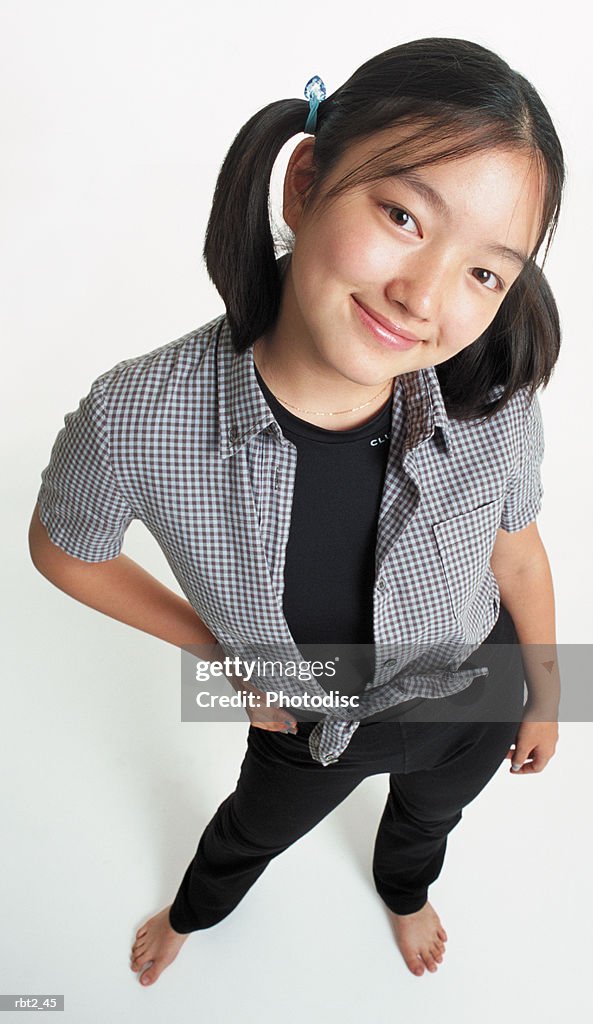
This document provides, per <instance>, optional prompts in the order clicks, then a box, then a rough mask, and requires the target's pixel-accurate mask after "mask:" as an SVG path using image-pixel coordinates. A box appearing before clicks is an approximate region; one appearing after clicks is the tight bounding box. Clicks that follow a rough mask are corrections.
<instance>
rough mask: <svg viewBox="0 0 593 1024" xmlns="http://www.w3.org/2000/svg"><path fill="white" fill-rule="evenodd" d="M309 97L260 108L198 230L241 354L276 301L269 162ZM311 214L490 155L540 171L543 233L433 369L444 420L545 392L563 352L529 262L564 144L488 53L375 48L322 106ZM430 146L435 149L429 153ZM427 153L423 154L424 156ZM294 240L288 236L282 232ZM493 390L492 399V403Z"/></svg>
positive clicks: (551, 214)
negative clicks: (492, 312)
mask: <svg viewBox="0 0 593 1024" xmlns="http://www.w3.org/2000/svg"><path fill="white" fill-rule="evenodd" d="M308 110H309V105H308V101H307V100H305V99H286V100H278V101H276V102H274V103H269V104H268V105H267V106H266V107H264V108H263V109H262V110H260V111H258V113H256V114H254V115H253V117H251V118H250V119H249V121H248V122H247V123H246V124H245V125H244V126H243V128H241V130H240V131H239V133H238V134H237V136H236V138H235V140H234V141H233V143H232V145H231V147H230V149H229V151H228V153H227V155H226V157H225V159H224V162H223V164H222V167H221V170H220V174H219V176H218V180H217V182H216V187H215V191H214V199H213V204H212V210H211V213H210V217H209V220H208V225H207V229H206V237H205V244H204V259H205V262H206V268H207V271H208V274H209V276H210V278H211V279H212V281H213V283H214V285H215V286H216V288H217V290H218V292H219V293H220V295H221V297H222V299H223V301H224V303H225V307H226V315H227V318H228V322H229V328H230V331H231V337H232V343H233V346H234V348H235V349H236V351H237V352H241V351H244V350H245V349H247V348H248V347H249V346H250V345H252V344H253V343H254V341H255V340H256V339H257V338H258V337H260V335H262V334H264V333H265V332H266V331H268V330H269V329H270V328H271V327H272V326H273V325H274V323H275V322H276V319H277V316H278V312H279V308H280V299H281V295H282V279H281V274H280V271H279V267H278V263H277V259H276V251H275V242H274V238H273V235H272V229H271V225H270V210H269V189H270V177H271V173H272V169H273V166H274V163H275V161H276V158H277V156H278V154H279V152H280V150H281V149H282V147H283V146H284V145H285V143H286V142H287V141H288V140H289V139H290V138H292V137H293V136H295V135H297V134H299V133H302V132H303V131H304V125H305V121H306V118H307V113H308ZM395 125H398V126H399V125H409V126H410V129H411V131H410V134H409V136H406V138H405V139H404V140H403V142H402V141H400V142H398V143H397V144H395V145H394V144H393V140H392V143H391V145H389V146H388V147H387V148H385V149H382V150H380V151H379V152H378V153H377V154H376V155H375V156H373V158H372V159H371V160H367V161H365V163H363V164H362V165H361V166H359V167H357V168H355V169H354V170H353V171H351V172H350V173H349V174H348V175H347V176H346V177H345V178H342V179H341V180H340V181H339V182H337V183H336V184H335V185H334V186H333V187H332V188H331V189H330V190H329V191H327V192H324V191H323V186H324V182H325V181H326V180H327V178H328V176H329V175H330V173H331V171H332V169H333V168H334V167H335V166H336V165H337V164H338V162H339V160H340V159H341V158H342V156H343V155H344V154H345V153H346V152H347V150H348V147H349V146H351V145H352V144H353V143H355V142H358V141H360V140H363V139H367V138H368V137H369V136H371V135H374V134H376V133H378V132H382V131H387V130H388V129H390V128H393V127H394V126H395ZM315 135H316V138H315V147H314V154H313V167H314V171H315V176H314V180H313V182H312V184H311V186H310V188H309V189H308V191H307V194H306V195H305V202H306V204H307V205H309V204H312V205H318V206H320V207H321V206H324V205H325V204H326V203H329V202H331V200H332V198H335V197H337V196H338V195H341V194H343V193H344V192H347V191H348V190H349V189H351V188H353V187H355V186H359V185H361V184H367V183H369V182H373V181H377V180H379V179H381V178H383V177H386V176H394V175H397V174H398V173H402V172H404V171H408V170H411V169H413V168H417V167H422V166H426V165H428V164H432V163H438V162H439V161H444V160H450V159H455V158H459V157H462V156H464V155H469V154H472V153H477V152H480V151H484V150H489V149H493V148H502V149H506V150H522V151H524V152H526V153H529V154H530V155H531V157H532V159H533V160H534V161H535V162H536V167H537V169H538V171H539V180H540V187H541V194H540V200H541V224H540V233H539V236H538V239H537V242H536V245H535V247H534V251H533V253H531V254H530V258H529V261H528V263H527V264H526V266H525V267H524V268H523V270H522V271H521V273H520V274H519V277H518V278H517V279H516V280H515V281H514V282H513V285H512V286H511V288H510V289H509V291H508V292H507V294H506V295H505V298H504V300H503V302H502V303H501V305H500V307H499V309H498V312H497V314H496V316H495V317H494V319H493V321H492V323H491V324H490V325H489V327H488V328H487V329H486V331H484V333H483V334H482V335H481V336H480V337H479V338H478V339H477V340H476V341H475V342H473V343H472V344H471V345H469V346H467V347H466V348H465V349H463V350H462V351H461V352H458V353H457V354H456V355H454V356H452V357H451V358H450V359H448V360H446V361H445V362H444V363H440V364H438V365H437V366H436V372H437V374H438V377H439V382H440V385H441V389H442V392H443V398H444V400H445V405H446V408H447V413H448V415H450V416H452V417H453V418H457V419H467V418H472V417H475V416H483V415H493V414H494V413H495V412H497V411H498V410H499V409H501V408H502V407H503V406H504V405H505V404H506V403H507V402H508V401H509V399H510V398H511V397H512V395H513V394H514V393H515V392H516V391H517V390H518V389H519V388H521V387H525V386H528V387H529V392H530V394H532V393H534V392H535V391H536V389H537V388H538V387H539V386H540V385H544V386H546V385H547V384H548V382H549V379H550V376H551V373H552V369H553V367H554V365H555V363H556V360H557V358H558V354H559V350H560V321H559V316H558V309H557V306H556V302H555V300H554V296H553V294H552V291H551V289H550V286H549V284H548V282H547V280H546V277H545V276H544V273H543V269H542V267H543V263H542V267H539V266H538V265H537V263H536V262H535V257H536V255H537V253H538V251H539V249H540V247H541V245H542V243H543V241H544V239H545V236H546V234H547V233H548V241H547V246H546V250H545V254H544V261H543V262H545V258H546V256H547V253H548V250H549V247H550V244H551V241H552V238H553V236H554V234H555V231H556V226H557V223H558V217H559V213H560V202H561V196H562V190H563V187H564V181H565V168H564V159H563V153H562V147H561V145H560V141H559V139H558V136H557V135H556V131H555V129H554V126H553V124H552V120H551V118H550V115H549V114H548V111H547V110H546V108H545V106H544V104H543V102H542V100H541V99H540V97H539V95H538V93H537V92H536V90H535V89H534V87H533V86H532V85H531V83H530V82H528V81H527V79H526V78H524V77H523V76H522V75H520V74H519V73H518V72H517V71H514V70H513V69H512V68H510V67H509V65H508V64H507V63H506V62H505V61H504V60H502V58H501V57H499V56H498V55H497V54H495V53H493V52H492V51H491V50H487V49H486V48H485V47H483V46H480V45H478V44H477V43H474V42H470V41H469V40H467V39H448V38H429V39H417V40H413V41H411V42H407V43H403V44H401V45H400V46H395V47H393V48H392V49H389V50H385V51H384V52H383V53H380V54H378V55H377V56H376V57H373V58H372V59H371V60H368V61H367V62H366V63H365V64H362V65H361V67H360V68H358V70H357V71H355V72H354V74H353V75H352V76H351V77H350V78H349V79H348V81H347V82H345V83H344V84H343V85H342V86H341V87H340V88H339V89H337V90H336V91H335V92H334V93H331V94H330V95H328V96H327V98H326V99H325V100H324V101H323V102H322V103H321V105H320V106H319V109H318V114H317V128H316V132H315ZM435 143H436V146H435ZM423 153H424V155H423ZM290 235H291V236H292V238H293V239H294V235H292V232H290ZM495 385H502V391H500V389H498V391H499V393H498V397H497V398H496V400H495V401H494V402H492V401H491V398H492V396H491V395H489V392H490V389H491V388H492V387H493V386H495Z"/></svg>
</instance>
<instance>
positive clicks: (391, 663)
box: [384, 658, 397, 668]
mask: <svg viewBox="0 0 593 1024" xmlns="http://www.w3.org/2000/svg"><path fill="white" fill-rule="evenodd" d="M394 665H397V661H396V660H395V658H389V659H388V661H386V662H385V665H384V667H385V668H393V666H394Z"/></svg>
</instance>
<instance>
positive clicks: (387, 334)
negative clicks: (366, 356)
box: [352, 296, 422, 351]
mask: <svg viewBox="0 0 593 1024" xmlns="http://www.w3.org/2000/svg"><path fill="white" fill-rule="evenodd" d="M352 299H353V301H354V308H355V309H356V312H357V314H358V317H359V320H360V321H361V323H362V324H363V325H364V326H365V327H366V328H367V330H368V331H370V333H371V334H372V335H373V337H374V338H375V339H376V341H378V342H380V343H381V344H382V345H385V346H386V347H387V348H393V349H398V350H399V351H405V350H407V349H409V348H414V345H418V344H419V343H420V342H421V341H422V339H421V338H418V339H417V340H416V341H412V340H411V339H410V338H404V337H403V336H402V335H401V334H397V332H395V331H392V330H387V328H386V327H384V326H383V324H380V323H379V321H378V320H375V318H374V317H373V316H371V314H370V313H368V312H367V311H366V309H364V308H363V307H362V306H361V305H360V303H359V302H357V300H356V299H355V298H354V296H352Z"/></svg>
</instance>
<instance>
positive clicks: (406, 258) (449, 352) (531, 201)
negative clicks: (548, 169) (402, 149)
mask: <svg viewBox="0 0 593 1024" xmlns="http://www.w3.org/2000/svg"><path fill="white" fill-rule="evenodd" d="M394 137H395V138H396V137H397V132H396V130H393V131H392V133H391V136H390V138H394ZM314 142H315V140H314V138H307V139H304V140H303V141H302V142H301V143H299V145H298V146H297V147H296V149H295V151H294V152H293V154H292V156H291V159H290V161H289V165H288V168H287V172H286V177H285V183H284V217H285V220H286V222H287V224H288V225H289V226H290V227H291V228H292V230H293V232H294V234H295V244H294V251H293V253H292V257H291V260H290V265H289V268H288V271H287V274H286V277H285V280H284V286H283V297H282V304H281V311H280V315H279V318H278V322H277V324H276V326H275V328H274V332H273V335H274V336H275V337H276V339H277V340H278V339H280V340H279V341H277V346H276V347H277V350H278V349H279V347H281V345H282V341H281V339H282V338H285V339H286V343H287V344H290V346H291V348H292V351H293V353H295V352H296V351H297V350H299V351H300V353H301V355H302V356H303V358H306V359H308V360H309V362H310V364H315V366H316V369H317V371H321V373H322V375H323V376H324V377H325V378H326V382H335V383H336V384H337V385H338V388H339V382H340V380H341V382H342V384H345V385H346V387H347V386H348V385H347V382H348V381H350V382H352V383H356V384H358V385H365V386H375V385H378V384H380V383H381V382H383V381H385V380H387V379H388V378H389V377H394V376H397V375H398V374H400V373H405V372H408V371H411V370H416V369H420V368H422V367H425V366H433V365H436V364H438V363H442V362H444V361H445V360H447V359H450V358H451V357H452V356H454V355H455V354H456V353H457V352H459V351H460V350H461V349H464V348H466V347H467V346H468V345H471V344H472V342H474V341H476V340H477V338H478V337H479V336H480V335H481V334H482V333H483V332H484V330H485V329H486V328H487V327H488V325H489V324H490V323H491V322H492V320H493V319H494V317H495V315H496V313H497V311H498V309H499V307H500V305H501V303H502V302H503V301H504V298H505V295H506V294H507V293H508V290H509V288H510V286H511V285H512V284H513V282H514V281H515V280H516V278H517V277H518V276H519V274H520V272H521V263H520V262H519V257H518V256H514V257H513V256H512V255H511V253H510V251H509V250H514V251H515V253H519V254H521V253H522V254H523V255H524V256H528V255H530V254H531V253H532V251H533V248H534V246H535V244H536V241H537V238H538V235H539V228H540V211H541V196H540V191H539V187H540V184H541V182H540V178H539V173H538V168H537V164H536V162H535V160H533V158H532V156H531V155H530V154H528V153H526V152H518V151H498V150H487V151H484V152H480V153H477V154H471V155H470V156H467V157H463V158H462V159H456V160H453V161H450V162H446V163H440V164H434V165H427V166H424V167H421V168H419V169H417V170H415V171H414V172H413V177H414V178H415V179H416V184H414V182H413V181H411V180H407V179H403V178H390V179H383V180H381V181H377V182H373V183H372V184H370V185H369V184H366V185H364V186H361V187H360V186H359V187H357V188H356V189H354V190H352V191H350V192H348V193H346V194H342V195H340V196H339V197H338V198H336V199H333V200H332V201H331V202H330V204H329V206H327V208H324V207H323V206H322V207H320V208H315V206H314V205H313V206H312V207H311V208H307V207H306V206H304V205H303V202H302V199H301V195H300V193H302V190H303V188H304V186H305V184H307V183H308V182H309V181H310V179H311V156H312V151H313V146H314ZM376 151H377V144H376V141H375V143H374V144H373V142H372V141H369V140H365V141H364V142H363V143H360V144H358V145H356V146H354V147H350V149H349V151H348V155H347V157H346V158H343V159H342V160H341V161H340V163H339V165H338V166H337V167H336V168H335V169H334V171H333V172H332V174H331V177H330V178H329V179H328V181H326V182H325V183H324V191H326V190H327V189H328V188H329V187H330V185H332V184H333V183H334V182H336V181H338V180H339V179H341V178H342V176H343V175H344V174H345V173H347V172H348V170H349V169H351V168H355V167H357V166H358V165H359V163H360V162H361V161H363V160H364V159H365V158H368V157H370V156H371V155H372V154H374V153H375V152H376ZM423 186H425V187H424V188H423ZM431 196H432V201H431V198H430V197H431ZM505 250H506V251H505ZM373 313H374V314H375V315H376V317H378V318H379V319H380V320H382V321H383V322H384V325H385V326H384V328H383V330H382V329H381V326H380V325H379V324H378V323H377V322H376V321H374V320H373V319H372V318H371V317H369V314H373ZM390 324H391V325H393V327H394V328H395V329H399V330H403V331H404V332H405V333H407V334H408V335H412V336H413V337H415V338H417V339H419V340H417V341H413V340H412V341H410V340H408V341H407V342H406V341H402V339H401V338H400V339H399V341H398V338H397V337H394V336H393V333H392V332H390V331H388V330H386V329H385V328H386V327H389V325H390ZM342 393H343V394H346V393H347V392H346V391H345V390H344V389H342Z"/></svg>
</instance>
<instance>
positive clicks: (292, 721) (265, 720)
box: [245, 704, 297, 736]
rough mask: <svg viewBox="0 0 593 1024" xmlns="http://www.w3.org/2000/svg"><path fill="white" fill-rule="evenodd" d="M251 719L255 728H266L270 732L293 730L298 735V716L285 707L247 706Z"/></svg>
mask: <svg viewBox="0 0 593 1024" xmlns="http://www.w3.org/2000/svg"><path fill="white" fill-rule="evenodd" d="M245 710H246V712H247V715H248V717H249V721H250V722H251V724H252V726H253V727H254V728H255V729H266V730H268V731H269V732H291V733H292V734H293V735H295V736H296V733H297V721H296V718H293V716H292V715H291V714H290V713H289V712H288V711H286V710H285V709H284V708H270V707H266V706H265V704H262V706H261V707H253V708H252V707H246V708H245Z"/></svg>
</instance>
